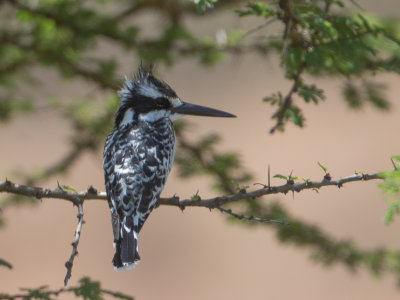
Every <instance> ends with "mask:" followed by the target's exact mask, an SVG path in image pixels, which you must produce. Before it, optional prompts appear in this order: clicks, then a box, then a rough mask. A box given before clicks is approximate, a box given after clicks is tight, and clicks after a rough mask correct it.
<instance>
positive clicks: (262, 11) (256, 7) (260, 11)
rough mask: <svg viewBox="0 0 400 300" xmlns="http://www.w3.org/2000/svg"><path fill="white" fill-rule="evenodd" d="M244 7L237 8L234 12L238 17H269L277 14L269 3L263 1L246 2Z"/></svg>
mask: <svg viewBox="0 0 400 300" xmlns="http://www.w3.org/2000/svg"><path fill="white" fill-rule="evenodd" d="M245 7H246V9H243V10H237V11H236V13H237V14H238V15H239V17H244V16H262V17H264V18H269V17H271V16H274V15H276V14H277V12H276V11H275V9H273V8H272V7H271V6H270V5H268V4H265V3H263V2H256V3H253V2H250V3H247V4H246V6H245Z"/></svg>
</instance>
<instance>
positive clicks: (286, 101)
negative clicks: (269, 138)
mask: <svg viewBox="0 0 400 300" xmlns="http://www.w3.org/2000/svg"><path fill="white" fill-rule="evenodd" d="M304 68H305V65H304V64H303V65H302V66H301V67H300V68H299V70H297V72H295V73H294V74H293V84H292V87H291V88H290V90H289V92H288V93H287V94H286V96H285V98H283V103H282V105H281V106H280V107H279V108H278V110H277V111H276V112H275V113H274V114H273V118H276V123H275V125H274V126H273V127H272V128H271V129H270V130H269V133H271V134H272V133H274V132H275V130H276V129H278V128H280V127H281V126H282V124H283V119H284V117H285V113H286V111H287V110H288V109H289V108H290V106H291V105H292V96H293V94H295V93H296V92H297V89H298V87H299V84H300V81H301V74H302V72H303V70H304Z"/></svg>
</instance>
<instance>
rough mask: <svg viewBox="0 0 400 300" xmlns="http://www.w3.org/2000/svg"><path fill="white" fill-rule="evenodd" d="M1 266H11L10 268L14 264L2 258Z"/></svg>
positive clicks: (0, 259) (10, 267)
mask: <svg viewBox="0 0 400 300" xmlns="http://www.w3.org/2000/svg"><path fill="white" fill-rule="evenodd" d="M0 266H4V267H6V268H9V269H12V268H13V266H12V264H10V263H9V262H8V261H6V260H4V259H2V258H0Z"/></svg>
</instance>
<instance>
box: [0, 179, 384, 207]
mask: <svg viewBox="0 0 400 300" xmlns="http://www.w3.org/2000/svg"><path fill="white" fill-rule="evenodd" d="M374 179H380V177H379V175H378V173H371V174H354V175H351V176H347V177H342V178H336V179H330V180H328V179H327V178H326V177H324V178H323V179H322V180H321V181H311V180H310V181H304V182H298V183H293V182H291V181H288V182H287V183H286V184H283V185H278V186H267V185H265V186H263V187H262V188H260V189H256V190H254V191H249V192H247V191H240V192H238V193H235V194H231V195H225V196H218V197H214V198H209V199H201V200H198V199H184V200H180V199H179V197H176V196H173V197H170V198H160V200H159V201H158V203H159V204H160V205H170V206H177V207H179V208H181V209H184V208H185V207H188V206H197V207H206V208H210V209H213V208H218V207H220V206H222V205H225V204H228V203H231V202H236V201H239V200H244V199H254V198H259V197H261V196H264V195H271V194H286V193H288V192H300V191H302V190H307V189H319V188H321V187H325V186H337V187H339V188H340V187H342V186H343V184H345V183H348V182H353V181H366V180H374ZM0 192H7V193H13V194H17V195H24V196H29V197H35V198H38V199H42V198H55V199H63V200H67V201H70V202H72V203H73V204H75V205H77V206H78V205H79V204H82V203H83V201H84V200H106V199H107V197H106V193H105V192H98V191H97V190H96V189H94V188H93V187H91V186H90V187H89V188H88V189H87V190H86V191H83V192H74V191H70V190H64V189H61V188H60V187H57V188H55V189H49V188H41V187H33V186H27V185H19V184H16V183H13V182H11V181H9V180H6V181H3V182H0Z"/></svg>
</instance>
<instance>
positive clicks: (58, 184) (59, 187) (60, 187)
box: [57, 180, 65, 192]
mask: <svg viewBox="0 0 400 300" xmlns="http://www.w3.org/2000/svg"><path fill="white" fill-rule="evenodd" d="M57 188H58V189H59V190H61V191H63V192H65V191H64V189H63V188H62V186H61V185H60V183H59V182H58V180H57Z"/></svg>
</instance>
